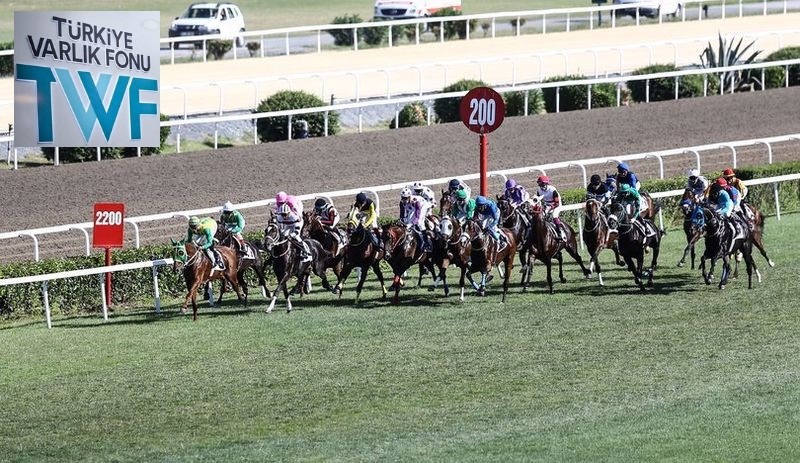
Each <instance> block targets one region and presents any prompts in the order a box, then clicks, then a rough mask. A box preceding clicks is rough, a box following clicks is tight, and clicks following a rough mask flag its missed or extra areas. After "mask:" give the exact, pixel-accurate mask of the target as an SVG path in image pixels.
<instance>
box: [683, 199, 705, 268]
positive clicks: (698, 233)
mask: <svg viewBox="0 0 800 463" xmlns="http://www.w3.org/2000/svg"><path fill="white" fill-rule="evenodd" d="M680 205H681V212H682V213H683V233H684V235H686V247H685V248H684V249H683V256H682V257H681V260H680V261H678V267H683V264H685V263H686V255H687V254H689V255H690V257H691V265H692V270H694V257H695V250H694V247H695V244H697V242H698V241H700V238H702V237H703V235H704V234H705V228H703V227H698V226H696V225H695V222H694V221H693V220H692V213H693V212H694V211H695V210H696V208H697V205H698V204H697V199H696V198H695V195H694V193H693V192H692V190H689V189H688V188H687V189H686V190H685V191H684V192H683V196H682V197H681V203H680Z"/></svg>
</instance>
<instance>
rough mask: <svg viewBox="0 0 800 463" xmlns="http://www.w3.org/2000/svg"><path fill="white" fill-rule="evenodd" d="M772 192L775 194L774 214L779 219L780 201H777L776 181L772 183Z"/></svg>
mask: <svg viewBox="0 0 800 463" xmlns="http://www.w3.org/2000/svg"><path fill="white" fill-rule="evenodd" d="M772 194H773V195H774V196H775V216H776V217H777V218H778V220H781V203H780V201H778V183H777V182H775V183H773V184H772Z"/></svg>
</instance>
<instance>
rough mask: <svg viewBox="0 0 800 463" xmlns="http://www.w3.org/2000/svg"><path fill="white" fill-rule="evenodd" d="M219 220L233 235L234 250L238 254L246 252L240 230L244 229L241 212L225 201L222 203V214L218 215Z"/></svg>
mask: <svg viewBox="0 0 800 463" xmlns="http://www.w3.org/2000/svg"><path fill="white" fill-rule="evenodd" d="M219 222H220V224H221V225H222V227H223V228H224V229H225V230H227V231H228V233H230V234H231V236H232V237H233V242H234V243H235V244H236V250H237V251H238V252H239V253H240V254H247V247H246V246H245V245H244V237H243V236H242V231H243V230H244V216H243V215H242V213H241V212H239V211H237V210H236V209H234V208H233V204H231V202H230V201H226V202H225V204H223V205H222V215H220V216H219Z"/></svg>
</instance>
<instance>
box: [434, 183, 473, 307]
mask: <svg viewBox="0 0 800 463" xmlns="http://www.w3.org/2000/svg"><path fill="white" fill-rule="evenodd" d="M452 211H453V201H452V196H451V195H450V194H449V193H447V192H445V191H442V199H441V200H440V201H439V226H438V228H437V230H436V235H435V237H434V240H433V252H431V260H433V264H434V265H435V266H436V267H437V268H438V269H439V276H438V278H437V279H436V281H434V286H433V287H432V288H430V289H429V291H433V290H435V287H436V286H437V285H438V283H439V282H442V284H443V285H444V295H445V296H448V295H450V287H449V286H448V285H447V269H448V267H449V266H450V264H451V263H452V264H455V265H456V267H458V268H459V269H462V268H468V267H469V265H470V254H471V253H472V244H471V243H470V240H469V236H467V235H466V234H465V233H463V232H462V227H461V222H459V221H458V220H457V219H456V218H455V217H453V216H452V215H451V214H452ZM466 276H467V279H469V282H470V284H471V285H472V287H473V288H475V289H476V290H477V289H478V284H477V283H475V281H474V280H473V279H472V274H470V273H469V272H467V275H466ZM461 300H462V301H463V300H464V292H463V291H462V292H461Z"/></svg>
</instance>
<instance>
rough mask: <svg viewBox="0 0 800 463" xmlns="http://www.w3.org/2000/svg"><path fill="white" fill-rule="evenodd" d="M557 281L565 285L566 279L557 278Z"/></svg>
mask: <svg viewBox="0 0 800 463" xmlns="http://www.w3.org/2000/svg"><path fill="white" fill-rule="evenodd" d="M559 281H560V282H562V283H566V282H567V279H566V278H559Z"/></svg>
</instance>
